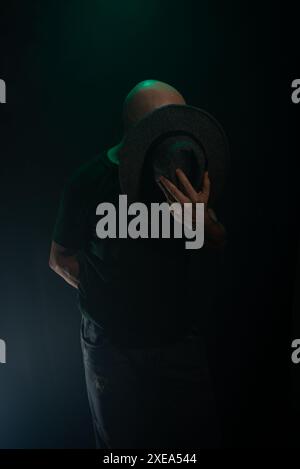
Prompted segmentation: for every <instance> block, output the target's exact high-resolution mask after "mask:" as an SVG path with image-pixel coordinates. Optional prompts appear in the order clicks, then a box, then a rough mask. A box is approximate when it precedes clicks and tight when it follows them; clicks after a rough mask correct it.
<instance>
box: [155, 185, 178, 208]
mask: <svg viewBox="0 0 300 469" xmlns="http://www.w3.org/2000/svg"><path fill="white" fill-rule="evenodd" d="M157 184H158V186H159V188H160V190H161V191H162V192H163V193H164V196H165V198H166V199H167V202H168V203H172V202H175V199H174V197H172V196H171V194H170V193H169V191H168V190H167V189H166V188H165V186H164V185H163V184H162V182H160V181H157Z"/></svg>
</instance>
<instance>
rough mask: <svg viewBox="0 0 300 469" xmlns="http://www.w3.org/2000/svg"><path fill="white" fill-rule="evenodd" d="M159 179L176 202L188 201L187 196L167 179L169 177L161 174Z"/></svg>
mask: <svg viewBox="0 0 300 469" xmlns="http://www.w3.org/2000/svg"><path fill="white" fill-rule="evenodd" d="M159 180H160V182H161V183H162V184H163V186H164V187H165V189H166V190H167V191H168V192H169V193H170V194H171V195H172V196H173V197H174V199H175V200H176V201H177V202H179V203H181V204H184V203H187V202H190V200H189V199H188V197H186V196H185V195H184V194H183V193H182V192H181V191H180V190H179V189H178V188H177V187H176V186H175V185H174V184H173V183H172V182H171V181H169V179H167V178H165V177H164V176H161V177H160V178H159Z"/></svg>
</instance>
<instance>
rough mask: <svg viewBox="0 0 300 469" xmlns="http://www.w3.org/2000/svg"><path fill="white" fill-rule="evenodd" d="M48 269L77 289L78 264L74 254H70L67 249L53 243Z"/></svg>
mask: <svg viewBox="0 0 300 469" xmlns="http://www.w3.org/2000/svg"><path fill="white" fill-rule="evenodd" d="M49 267H50V268H51V269H52V270H53V271H54V272H55V273H57V275H59V276H60V277H62V278H63V279H64V280H65V281H66V282H67V283H68V284H69V285H71V286H72V287H74V288H78V284H79V263H78V260H77V257H76V253H72V254H71V253H70V252H68V250H67V249H65V248H63V247H62V246H60V245H58V244H57V243H55V242H54V241H53V242H52V245H51V251H50V258H49Z"/></svg>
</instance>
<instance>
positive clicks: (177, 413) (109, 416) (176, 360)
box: [81, 317, 220, 449]
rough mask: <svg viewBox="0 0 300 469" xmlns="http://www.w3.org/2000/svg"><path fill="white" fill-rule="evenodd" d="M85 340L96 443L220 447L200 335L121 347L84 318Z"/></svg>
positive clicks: (132, 446)
mask: <svg viewBox="0 0 300 469" xmlns="http://www.w3.org/2000/svg"><path fill="white" fill-rule="evenodd" d="M81 344H82V352H83V359H84V367H85V375H86V383H87V392H88V399H89V403H90V408H91V413H92V418H93V423H94V428H95V434H96V441H97V447H98V448H106V449H108V448H131V449H136V448H162V449H167V448H173V449H174V448H194V449H195V448H211V447H218V446H219V444H220V439H219V437H220V435H219V426H218V422H217V418H216V413H215V405H214V399H213V393H212V390H211V386H210V379H209V373H208V367H207V362H206V358H205V353H204V347H203V344H202V342H201V340H200V339H199V337H197V336H196V335H189V336H186V337H184V338H183V339H182V340H181V341H179V342H177V343H175V344H172V345H166V346H163V347H162V346H161V347H151V348H150V347H147V348H144V349H140V348H119V347H116V346H114V345H112V344H111V343H110V341H109V340H108V339H107V338H104V337H103V334H102V330H101V328H100V327H99V326H97V325H96V324H95V323H93V322H92V321H90V320H89V319H87V318H85V317H83V319H82V325H81Z"/></svg>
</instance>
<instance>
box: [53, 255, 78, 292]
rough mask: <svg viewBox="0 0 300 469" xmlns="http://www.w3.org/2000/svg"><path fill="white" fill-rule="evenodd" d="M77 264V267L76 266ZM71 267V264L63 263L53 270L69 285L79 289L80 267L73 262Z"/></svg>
mask: <svg viewBox="0 0 300 469" xmlns="http://www.w3.org/2000/svg"><path fill="white" fill-rule="evenodd" d="M76 263H77V265H76ZM72 264H73V265H72V266H70V263H69V262H64V261H62V262H61V263H60V264H58V265H57V266H56V267H55V268H52V269H53V270H54V272H55V273H57V274H58V275H59V276H60V277H62V278H63V279H64V280H65V281H66V282H67V283H68V284H69V285H71V286H72V287H74V288H78V285H79V266H78V262H75V261H74V262H73V263H72Z"/></svg>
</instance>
